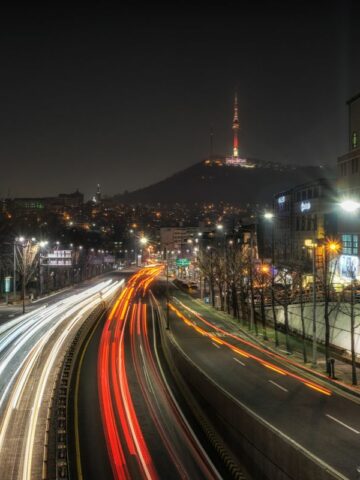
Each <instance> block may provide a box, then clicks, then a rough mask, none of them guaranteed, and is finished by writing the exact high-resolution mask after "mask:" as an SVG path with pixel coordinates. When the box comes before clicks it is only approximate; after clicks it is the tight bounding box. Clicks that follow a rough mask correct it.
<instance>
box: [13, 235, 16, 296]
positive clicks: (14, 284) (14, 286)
mask: <svg viewBox="0 0 360 480" xmlns="http://www.w3.org/2000/svg"><path fill="white" fill-rule="evenodd" d="M13 290H14V302H15V301H16V243H15V242H14V279H13Z"/></svg>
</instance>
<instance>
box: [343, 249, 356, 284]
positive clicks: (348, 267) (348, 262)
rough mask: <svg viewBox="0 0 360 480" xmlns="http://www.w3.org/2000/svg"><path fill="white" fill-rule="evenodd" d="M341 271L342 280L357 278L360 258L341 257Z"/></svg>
mask: <svg viewBox="0 0 360 480" xmlns="http://www.w3.org/2000/svg"><path fill="white" fill-rule="evenodd" d="M339 270H340V276H341V277H342V278H346V279H351V278H356V277H357V276H358V271H359V257H357V256H356V255H340V259H339Z"/></svg>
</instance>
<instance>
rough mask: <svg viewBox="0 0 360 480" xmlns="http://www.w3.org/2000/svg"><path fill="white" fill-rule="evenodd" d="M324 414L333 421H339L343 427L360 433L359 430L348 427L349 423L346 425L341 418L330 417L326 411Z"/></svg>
mask: <svg viewBox="0 0 360 480" xmlns="http://www.w3.org/2000/svg"><path fill="white" fill-rule="evenodd" d="M325 415H326V416H327V417H328V418H331V420H334V422H337V423H340V425H342V426H343V427H345V428H348V429H349V430H351V431H352V432H354V433H356V434H357V435H359V434H360V432H359V431H358V430H355V428H353V427H350V426H349V425H346V423H344V422H342V421H341V420H338V419H337V418H335V417H332V416H331V415H329V414H328V413H326V414H325Z"/></svg>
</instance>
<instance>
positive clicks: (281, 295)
mask: <svg viewBox="0 0 360 480" xmlns="http://www.w3.org/2000/svg"><path fill="white" fill-rule="evenodd" d="M293 280H294V272H290V271H289V270H288V269H287V268H282V269H279V271H278V273H277V278H276V281H277V282H276V284H274V286H273V287H274V297H275V301H276V303H277V304H279V305H281V306H282V308H283V311H284V328H285V342H286V350H287V351H288V352H291V345H290V338H289V336H290V326H289V306H290V305H291V304H292V303H294V301H295V299H296V291H295V289H294V281H293ZM275 285H278V286H279V288H275Z"/></svg>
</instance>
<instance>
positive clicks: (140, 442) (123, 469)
mask: <svg viewBox="0 0 360 480" xmlns="http://www.w3.org/2000/svg"><path fill="white" fill-rule="evenodd" d="M162 269H163V267H162V266H156V267H148V268H146V269H145V268H144V269H141V270H140V271H139V272H137V273H136V274H134V275H133V276H132V277H131V279H130V280H129V282H128V284H127V285H126V287H125V288H124V290H123V291H122V293H121V295H120V296H119V299H118V300H117V302H116V304H115V305H114V307H113V309H112V311H111V313H110V315H109V316H108V318H107V320H106V323H105V326H104V329H103V332H102V336H101V340H100V347H99V355H98V389H99V399H100V410H101V416H102V421H103V427H104V432H105V438H106V443H107V448H108V452H109V459H110V463H111V466H112V470H113V475H114V477H115V478H116V479H130V478H132V470H133V469H134V466H133V465H131V466H129V461H128V457H129V456H130V457H132V458H133V459H135V461H136V465H137V474H138V475H140V476H141V477H142V478H146V479H147V480H157V479H158V475H157V472H156V469H155V466H154V464H153V461H152V458H151V456H150V453H149V450H148V447H147V445H146V442H145V440H144V437H143V434H142V431H141V428H140V425H139V421H138V419H137V416H136V412H135V408H134V405H133V402H132V398H131V394H130V390H129V385H128V380H127V373H126V367H125V350H124V349H125V346H124V332H125V327H126V322H127V320H128V317H129V315H130V314H131V315H135V313H136V310H135V309H134V308H135V307H134V306H133V308H132V310H131V308H130V305H131V304H132V301H133V299H134V297H135V296H136V295H139V294H140V293H141V291H142V292H143V293H144V292H145V291H146V289H147V288H148V287H149V285H150V283H151V282H152V281H153V279H154V278H155V277H156V276H157V275H159V274H160V272H161V271H162ZM119 427H121V428H119ZM130 463H132V462H130Z"/></svg>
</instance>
